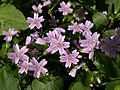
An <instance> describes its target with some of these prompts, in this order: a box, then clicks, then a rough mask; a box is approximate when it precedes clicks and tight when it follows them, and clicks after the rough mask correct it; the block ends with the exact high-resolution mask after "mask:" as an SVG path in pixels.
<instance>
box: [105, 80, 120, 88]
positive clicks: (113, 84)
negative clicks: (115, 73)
mask: <svg viewBox="0 0 120 90" xmlns="http://www.w3.org/2000/svg"><path fill="white" fill-rule="evenodd" d="M105 90H120V80H116V81H111V82H108V83H107V84H106V88H105Z"/></svg>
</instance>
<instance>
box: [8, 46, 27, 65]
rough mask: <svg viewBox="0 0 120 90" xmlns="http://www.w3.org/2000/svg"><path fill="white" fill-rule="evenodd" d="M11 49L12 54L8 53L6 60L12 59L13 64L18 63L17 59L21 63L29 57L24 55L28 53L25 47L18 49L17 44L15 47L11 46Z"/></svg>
mask: <svg viewBox="0 0 120 90" xmlns="http://www.w3.org/2000/svg"><path fill="white" fill-rule="evenodd" d="M13 49H14V52H10V53H8V58H9V59H12V60H13V61H14V62H15V64H17V63H18V62H19V59H20V60H22V61H27V60H28V59H29V57H28V56H27V55H25V53H26V52H27V51H28V49H27V48H26V46H24V47H22V48H21V49H19V46H18V44H16V45H13Z"/></svg>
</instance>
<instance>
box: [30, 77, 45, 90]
mask: <svg viewBox="0 0 120 90" xmlns="http://www.w3.org/2000/svg"><path fill="white" fill-rule="evenodd" d="M32 89H33V90H46V87H45V84H44V83H42V82H41V81H38V80H37V79H34V80H33V81H32Z"/></svg>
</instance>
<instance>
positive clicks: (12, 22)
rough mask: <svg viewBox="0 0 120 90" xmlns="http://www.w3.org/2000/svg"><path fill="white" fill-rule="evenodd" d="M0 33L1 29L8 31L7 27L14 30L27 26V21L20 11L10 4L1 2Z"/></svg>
mask: <svg viewBox="0 0 120 90" xmlns="http://www.w3.org/2000/svg"><path fill="white" fill-rule="evenodd" d="M0 23H1V29H0V35H1V34H2V31H8V29H9V28H14V29H15V30H18V31H19V30H25V29H27V28H28V23H27V22H26V19H25V17H24V15H23V14H22V12H21V11H19V10H18V9H16V8H15V6H13V5H12V4H5V3H4V4H2V5H1V6H0Z"/></svg>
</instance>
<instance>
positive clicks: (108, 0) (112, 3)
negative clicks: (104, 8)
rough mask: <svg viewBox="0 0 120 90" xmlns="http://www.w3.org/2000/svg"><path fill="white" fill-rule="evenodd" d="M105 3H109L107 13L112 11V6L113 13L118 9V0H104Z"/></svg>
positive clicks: (119, 0)
mask: <svg viewBox="0 0 120 90" xmlns="http://www.w3.org/2000/svg"><path fill="white" fill-rule="evenodd" d="M106 4H108V5H109V7H108V9H109V14H110V13H111V11H112V6H114V13H117V12H118V11H119V9H120V0H106Z"/></svg>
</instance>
